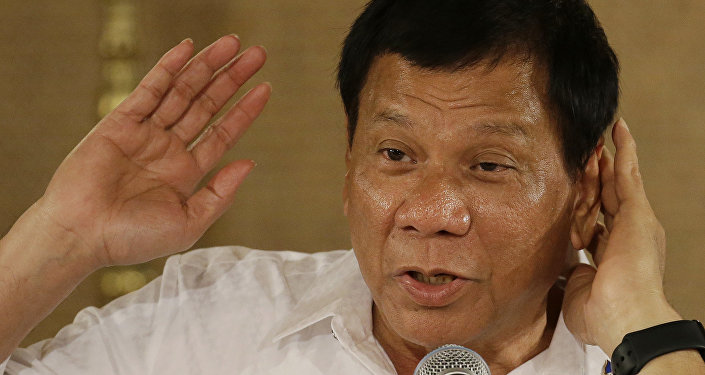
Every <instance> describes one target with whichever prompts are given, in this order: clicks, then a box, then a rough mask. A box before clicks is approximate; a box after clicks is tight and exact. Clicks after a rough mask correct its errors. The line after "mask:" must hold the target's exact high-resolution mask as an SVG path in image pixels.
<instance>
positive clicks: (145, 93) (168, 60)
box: [115, 39, 193, 122]
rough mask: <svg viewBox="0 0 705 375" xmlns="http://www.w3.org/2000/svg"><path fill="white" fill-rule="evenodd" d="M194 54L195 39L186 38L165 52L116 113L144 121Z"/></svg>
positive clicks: (118, 107) (117, 108)
mask: <svg viewBox="0 0 705 375" xmlns="http://www.w3.org/2000/svg"><path fill="white" fill-rule="evenodd" d="M192 54H193V41H192V40H191V39H186V40H184V41H182V42H181V43H179V44H177V45H176V46H175V47H174V48H172V49H171V50H169V52H167V53H165V54H164V56H162V58H161V59H159V62H157V65H155V66H154V68H152V70H150V71H149V73H147V75H146V76H145V77H144V78H143V79H142V81H141V82H140V83H139V84H138V85H137V88H136V89H135V90H134V91H133V92H132V93H131V94H130V95H129V96H128V97H127V98H126V99H125V100H124V101H123V102H122V103H120V105H118V106H117V107H116V108H115V113H118V114H121V115H124V116H126V117H128V118H130V119H132V120H133V121H136V122H142V121H143V120H144V118H145V117H147V116H149V114H150V113H152V112H153V111H154V109H155V108H157V106H158V105H159V103H160V102H161V101H162V98H163V97H164V94H165V93H166V92H167V90H168V89H169V85H170V84H171V81H172V80H173V79H174V77H175V76H176V75H177V74H178V72H179V71H180V70H181V69H182V68H183V67H184V65H186V63H187V62H188V59H189V58H190V57H191V55H192Z"/></svg>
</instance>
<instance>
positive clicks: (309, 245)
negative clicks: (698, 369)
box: [0, 0, 705, 345]
mask: <svg viewBox="0 0 705 375" xmlns="http://www.w3.org/2000/svg"><path fill="white" fill-rule="evenodd" d="M364 3H365V1H364V0H335V1H331V0H308V1H293V0H231V1H224V0H199V1H193V0H191V1H188V0H169V1H167V0H112V1H111V0H103V1H99V0H72V1H70V2H49V1H37V0H27V1H16V0H3V1H0V181H1V182H0V234H4V233H6V232H7V231H8V230H9V229H10V227H11V226H12V224H13V223H14V221H15V220H16V219H17V218H18V217H19V216H20V215H21V214H22V212H23V211H24V210H25V209H26V208H27V207H28V206H30V205H31V204H32V203H33V202H34V201H35V200H36V199H37V198H39V197H40V196H41V195H42V193H43V191H44V188H45V186H46V184H47V183H48V181H49V179H50V178H51V176H52V173H53V171H54V170H55V169H56V167H57V166H58V165H59V163H60V162H61V160H62V159H63V158H64V156H65V155H66V154H67V153H68V152H69V151H70V150H71V149H72V148H73V147H74V145H75V144H76V143H78V142H79V141H80V140H81V138H82V137H83V136H84V135H85V134H86V133H87V132H88V131H89V130H90V129H91V127H92V126H93V125H94V124H95V122H96V121H97V120H98V119H99V118H100V117H101V115H102V114H104V113H106V111H107V110H109V108H111V106H112V105H114V104H115V103H117V102H119V101H120V100H121V99H122V98H123V97H124V95H125V93H127V92H129V91H130V90H131V89H132V87H134V86H135V85H136V83H137V82H138V81H139V79H140V78H141V77H142V76H143V75H144V74H145V73H146V72H147V71H148V70H149V68H150V67H151V66H152V65H153V64H154V63H155V62H156V61H157V59H158V58H159V56H160V55H161V54H163V53H164V52H165V51H167V50H168V49H169V48H171V46H173V45H175V44H177V43H178V42H180V41H181V40H183V39H185V38H187V37H191V38H193V39H194V41H195V43H196V47H197V49H201V48H203V47H205V46H207V45H208V44H210V43H211V42H212V41H213V40H215V39H216V38H218V37H219V36H221V35H223V34H228V33H237V34H239V35H240V37H241V40H242V41H243V45H244V46H250V45H257V44H261V45H264V46H266V47H267V49H268V52H269V61H268V63H267V65H266V66H265V68H264V69H263V71H261V72H260V73H258V75H257V76H255V81H257V82H261V81H270V82H272V83H273V86H274V93H273V96H272V99H271V101H270V103H269V105H268V107H267V108H266V109H265V112H264V114H263V115H262V116H261V117H260V118H259V119H258V120H257V122H256V123H255V126H253V127H252V128H251V130H250V131H249V132H248V133H247V134H246V135H245V136H244V138H243V139H242V140H241V141H240V143H239V144H238V145H237V146H236V148H235V149H234V150H233V151H231V152H230V153H228V154H227V155H226V159H227V160H234V159H236V158H251V159H254V160H256V161H257V163H258V166H257V168H255V170H254V171H253V173H252V174H251V175H250V177H249V178H248V179H247V181H246V182H245V183H244V185H243V186H242V187H241V189H240V191H239V192H238V198H237V199H236V202H235V204H234V206H233V207H232V208H231V209H230V210H229V211H228V212H227V213H226V214H225V215H224V217H222V218H221V219H220V220H219V221H218V222H217V223H216V224H215V225H214V226H213V227H212V228H211V229H210V230H209V231H208V232H207V233H206V235H205V236H204V237H203V238H202V239H201V240H200V241H199V242H198V243H197V244H196V246H195V247H207V246H217V245H230V244H238V245H244V246H249V247H254V248H260V249H288V250H299V251H307V252H314V251H322V250H329V249H340V248H349V247H350V244H349V236H348V233H347V224H346V222H345V218H344V217H343V215H342V205H341V189H342V182H343V175H344V174H345V169H344V163H343V157H344V153H345V147H346V141H345V128H344V117H343V110H342V105H341V103H340V101H339V98H338V95H337V93H336V90H335V84H334V82H335V69H336V64H337V59H338V53H339V47H340V44H341V42H342V39H343V37H344V36H345V33H346V31H347V29H348V27H349V25H350V24H351V22H352V21H353V19H354V18H355V16H356V15H357V14H358V13H359V11H360V9H361V8H362V6H363V5H364ZM590 3H591V4H592V5H593V7H594V9H595V11H596V13H597V14H598V16H599V18H600V19H601V21H602V23H603V25H604V27H605V29H606V32H607V35H608V38H609V39H610V42H611V43H612V45H613V47H614V48H615V50H616V51H617V54H618V56H619V58H620V60H621V63H622V93H623V95H622V100H621V108H620V115H621V116H623V117H625V119H626V120H627V122H628V123H629V125H630V128H631V130H632V132H633V134H634V135H635V137H636V139H637V142H638V145H639V154H640V159H641V166H642V173H643V176H644V179H645V183H646V189H647V193H648V195H649V197H650V200H651V203H652V205H653V207H654V210H655V211H656V214H657V216H658V217H659V219H660V220H661V222H662V224H663V225H664V227H665V228H666V232H667V234H668V250H669V252H668V261H667V270H666V291H667V295H668V297H669V300H670V301H671V302H672V303H673V304H674V305H675V306H676V308H677V309H678V310H679V311H680V312H681V313H682V314H683V315H684V316H685V317H686V318H691V319H700V320H705V298H704V297H703V292H702V291H703V290H705V272H703V271H704V270H705V267H704V266H705V251H703V243H705V224H704V223H705V148H704V147H703V145H705V126H704V125H705V48H704V47H705V42H704V40H705V28H703V25H704V24H705V1H702V0H669V1H663V0H620V1H614V0H592V1H590ZM251 86H252V84H249V85H248V86H247V87H245V88H244V89H243V91H242V92H245V90H247V89H248V88H249V87H251ZM163 262H164V261H163V260H155V261H153V262H151V263H148V264H144V265H139V266H131V267H116V268H108V269H105V270H101V271H99V272H97V273H95V274H93V275H91V276H90V277H88V278H87V279H86V280H85V281H84V282H83V283H82V284H81V285H80V286H79V287H78V288H77V289H76V290H75V291H74V293H73V294H71V296H70V297H69V298H68V299H67V300H65V301H64V302H63V303H62V304H61V305H60V306H59V307H58V308H57V309H56V310H55V311H54V313H52V314H51V315H50V316H49V317H47V318H46V319H45V320H44V321H43V322H42V323H41V324H40V325H39V326H38V327H36V328H35V329H34V330H33V331H32V333H31V334H30V335H29V336H28V337H27V338H26V339H25V340H24V342H23V345H29V344H31V343H34V342H36V341H38V340H41V339H44V338H47V337H51V336H53V335H54V334H55V333H56V332H57V331H58V329H60V328H61V327H62V326H64V325H66V324H68V323H70V322H71V321H72V319H73V317H74V315H75V314H76V313H77V312H78V310H80V309H81V308H83V307H86V306H89V305H94V306H102V305H104V304H105V303H107V302H109V301H110V300H111V299H113V298H115V297H116V296H119V295H121V294H124V293H126V292H129V291H130V290H133V289H135V288H138V287H140V286H141V285H143V284H144V283H146V282H147V281H149V280H151V279H152V278H154V277H156V276H157V275H159V274H160V272H161V267H162V266H163Z"/></svg>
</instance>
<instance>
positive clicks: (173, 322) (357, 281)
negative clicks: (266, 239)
mask: <svg viewBox="0 0 705 375" xmlns="http://www.w3.org/2000/svg"><path fill="white" fill-rule="evenodd" d="M606 359H607V357H606V356H605V354H604V353H603V352H602V351H601V350H600V349H599V348H597V347H593V346H586V345H583V344H581V343H579V342H578V341H577V340H576V339H575V338H574V337H573V336H572V335H571V334H570V332H569V331H568V330H567V328H566V327H565V324H564V322H563V319H562V317H561V318H560V319H559V322H558V326H557V327H556V330H555V333H554V335H553V339H552V342H551V345H550V347H549V348H548V349H546V350H545V351H543V352H542V353H540V354H538V355H537V356H536V357H534V358H533V359H531V360H529V361H528V362H526V363H524V364H523V365H521V366H520V367H518V368H516V369H515V370H514V371H512V372H511V373H510V375H533V374H537V375H538V374H542V375H549V374H556V375H558V374H560V375H566V374H571V375H579V374H586V375H599V374H601V370H602V366H603V365H604V363H605V360H606ZM2 373H7V374H91V375H95V374H121V375H126V374H145V375H148V374H170V375H171V374H321V375H323V374H325V375H330V374H341V375H344V374H356V375H357V374H395V373H396V372H395V370H394V367H393V365H392V363H391V362H390V360H389V359H388V357H387V355H386V354H385V352H384V350H383V349H382V347H381V346H380V345H379V343H378V342H377V340H376V339H375V338H374V336H373V334H372V297H371V295H370V292H369V289H368V288H367V286H366V285H365V283H364V281H363V279H362V276H361V274H360V270H359V268H358V264H357V260H356V259H355V255H354V254H353V252H352V251H348V250H337V251H329V252H321V253H315V254H305V253H297V252H290V251H259V250H251V249H247V248H243V247H218V248H211V249H203V250H196V251H191V252H189V253H186V254H183V255H177V256H173V257H171V258H169V260H168V261H167V263H166V266H165V268H164V273H163V275H162V276H161V277H160V278H157V279H155V280H154V281H152V282H151V283H150V284H148V285H147V286H145V287H144V288H142V289H140V290H139V291H137V292H134V293H131V294H128V295H126V296H124V297H121V298H118V299H117V300H115V301H113V302H111V303H109V304H108V305H106V306H105V307H103V308H101V309H97V308H94V307H89V308H87V309H85V310H83V311H81V312H80V313H79V314H78V315H77V316H76V319H75V320H74V322H73V324H70V325H68V326H66V327H65V328H63V329H62V330H61V331H60V332H59V333H58V334H57V335H56V337H55V338H53V339H50V340H45V341H42V342H39V343H37V344H34V345H32V346H30V347H29V348H26V349H17V350H16V351H15V353H14V354H13V355H12V356H11V357H10V358H9V359H7V360H6V361H5V362H4V363H3V364H0V374H2Z"/></svg>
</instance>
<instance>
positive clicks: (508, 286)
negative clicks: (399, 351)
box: [344, 54, 575, 348]
mask: <svg viewBox="0 0 705 375" xmlns="http://www.w3.org/2000/svg"><path fill="white" fill-rule="evenodd" d="M525 60H526V59H524V60H513V59H510V60H505V61H503V62H501V63H500V64H499V65H498V66H497V67H495V68H494V69H491V70H490V69H487V66H486V65H484V64H480V65H478V66H476V67H474V68H468V69H463V70H459V71H455V72H446V71H431V70H426V69H422V68H419V67H416V66H413V65H412V64H410V63H409V62H407V61H406V60H404V59H403V58H402V57H400V56H398V55H394V54H388V55H384V56H381V57H379V58H378V59H377V60H376V61H375V63H374V64H373V65H372V67H371V69H370V72H369V75H368V77H367V82H366V84H365V86H364V88H363V89H362V91H361V93H360V109H359V120H358V124H357V130H356V134H355V137H354V142H353V145H352V147H351V149H350V150H349V152H348V155H347V162H348V168H349V171H348V174H347V177H346V182H345V192H344V196H345V212H346V215H347V216H348V219H349V223H350V229H351V236H352V244H353V247H354V249H355V254H356V256H357V259H358V261H359V263H360V269H361V271H362V275H363V277H364V279H365V282H366V283H367V285H368V286H369V288H370V290H371V292H372V296H373V299H374V301H375V311H374V314H375V315H374V318H375V332H376V334H377V332H378V329H384V330H386V331H387V332H391V333H393V334H394V335H396V336H398V337H399V338H401V339H402V340H404V341H406V342H409V343H413V344H415V345H421V346H423V347H425V348H435V347H436V346H439V345H441V344H446V343H457V344H466V345H469V346H471V347H478V346H482V345H483V344H488V343H491V342H500V341H501V340H505V339H508V338H509V337H511V336H512V335H521V334H522V333H521V332H519V331H517V327H526V326H528V325H531V324H533V323H534V322H536V321H537V320H541V319H542V317H544V316H545V315H544V314H545V311H546V295H547V293H548V290H549V289H550V287H551V286H552V285H553V283H554V282H555V280H556V278H557V276H558V275H559V274H560V273H561V271H562V270H563V267H564V264H565V259H566V254H567V249H568V248H569V229H570V222H571V217H572V212H573V205H574V201H575V187H574V184H573V183H572V180H571V178H570V177H569V176H568V174H567V173H566V171H565V168H564V165H563V162H562V156H561V141H560V139H559V136H558V134H557V130H556V126H555V125H554V124H552V123H551V121H550V120H549V114H548V113H547V110H546V108H545V106H544V104H543V102H542V98H543V94H542V93H541V92H540V91H539V89H538V88H540V87H542V81H541V79H540V78H538V76H539V75H536V74H534V72H533V64H532V63H531V61H525Z"/></svg>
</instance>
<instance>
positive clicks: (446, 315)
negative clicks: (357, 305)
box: [389, 308, 491, 351]
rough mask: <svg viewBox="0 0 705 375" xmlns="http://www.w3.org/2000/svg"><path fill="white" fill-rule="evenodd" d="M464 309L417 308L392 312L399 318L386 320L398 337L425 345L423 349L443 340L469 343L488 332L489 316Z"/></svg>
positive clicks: (438, 343)
mask: <svg viewBox="0 0 705 375" xmlns="http://www.w3.org/2000/svg"><path fill="white" fill-rule="evenodd" d="M471 310H472V309H471ZM467 311H468V310H466V309H463V311H462V313H461V312H460V311H453V309H449V308H420V309H418V310H408V311H402V312H399V313H398V314H395V315H396V316H398V317H400V318H401V319H396V320H392V321H389V324H390V325H391V327H390V328H391V329H392V330H393V331H394V332H395V333H396V334H397V335H398V336H399V337H401V338H402V339H404V340H405V341H407V342H410V343H412V344H415V345H418V346H422V347H424V348H425V349H426V351H431V350H433V349H436V348H438V347H439V346H442V345H445V344H456V345H463V346H468V347H470V346H472V343H473V342H477V341H478V340H481V338H482V337H483V336H485V335H486V334H487V328H488V324H489V322H490V321H491V319H489V318H488V317H486V316H482V314H479V315H478V314H468V313H467Z"/></svg>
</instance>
